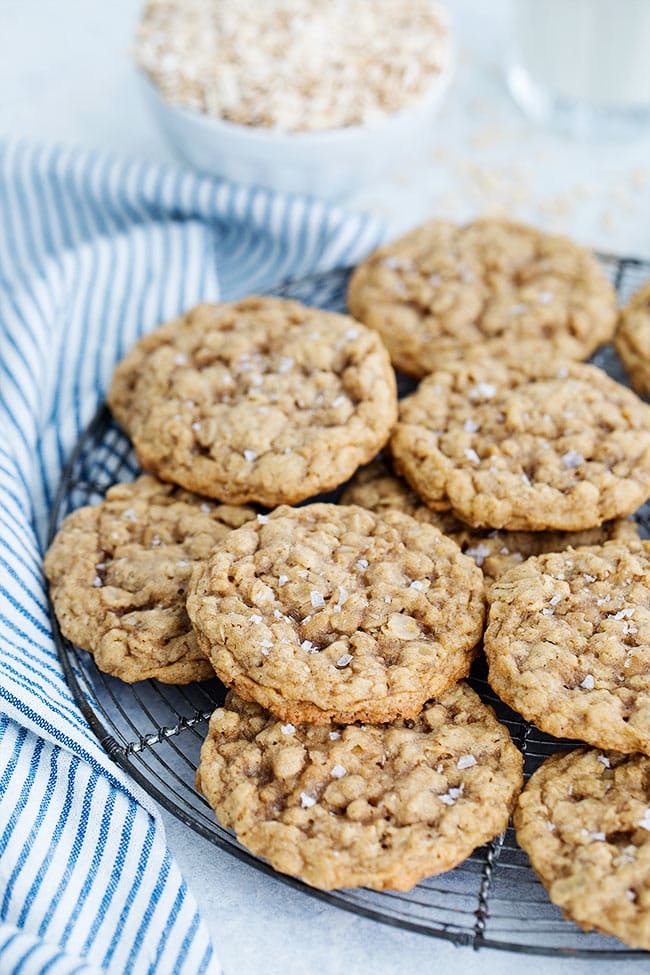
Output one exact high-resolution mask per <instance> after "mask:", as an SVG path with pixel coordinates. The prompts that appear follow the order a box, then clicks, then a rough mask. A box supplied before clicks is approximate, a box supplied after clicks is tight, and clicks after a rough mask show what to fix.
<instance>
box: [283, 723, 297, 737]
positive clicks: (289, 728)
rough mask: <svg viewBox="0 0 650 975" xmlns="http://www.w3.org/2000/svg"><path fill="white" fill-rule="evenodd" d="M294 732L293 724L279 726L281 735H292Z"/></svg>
mask: <svg viewBox="0 0 650 975" xmlns="http://www.w3.org/2000/svg"><path fill="white" fill-rule="evenodd" d="M295 730H296V726H295V725H294V724H283V725H280V731H281V732H282V734H283V735H292V734H293V733H294V731H295Z"/></svg>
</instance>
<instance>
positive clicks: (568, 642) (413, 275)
mask: <svg viewBox="0 0 650 975" xmlns="http://www.w3.org/2000/svg"><path fill="white" fill-rule="evenodd" d="M649 296H650V292H649V291H648V287H647V286H646V287H645V288H644V289H642V290H641V291H640V292H639V293H638V294H637V295H635V296H633V298H632V300H631V301H630V303H629V305H628V306H627V307H626V308H625V309H624V310H623V312H622V314H621V317H620V324H619V328H618V332H617V335H616V347H617V349H618V351H619V352H620V354H621V357H622V359H623V361H624V363H625V365H626V368H627V369H628V371H629V372H630V375H631V377H632V380H633V384H634V385H635V387H636V388H637V389H639V391H641V392H647V391H648V388H649V387H648V384H647V381H646V375H645V373H646V372H647V363H645V362H644V360H645V359H647V350H648V349H650V313H649V312H648V300H649ZM350 304H351V307H352V308H353V309H354V310H355V312H356V314H357V315H359V317H360V318H361V319H362V320H364V321H366V322H367V323H369V324H372V325H373V326H374V327H376V328H377V329H378V330H379V331H380V332H381V333H382V335H384V337H385V338H386V340H387V342H388V343H389V347H390V348H391V354H392V355H393V361H394V362H398V363H399V364H400V366H401V367H402V368H404V369H406V370H407V371H409V372H411V373H413V374H414V375H418V376H423V375H424V374H425V373H426V376H425V378H423V380H422V382H421V383H420V385H419V387H418V389H417V391H416V392H415V393H414V394H413V395H412V396H410V397H408V398H407V399H406V400H404V401H403V402H402V404H401V409H400V417H399V421H398V424H397V426H396V428H395V431H394V433H393V435H392V438H391V443H390V451H391V454H392V461H393V465H394V468H395V471H396V472H398V473H400V474H402V475H403V476H404V477H405V478H406V481H407V482H408V483H405V482H404V481H401V480H400V479H399V478H398V477H397V476H396V475H395V474H393V473H392V471H391V470H390V469H389V468H388V467H387V466H386V465H385V464H384V465H381V466H380V465H377V464H375V465H373V466H372V467H370V468H368V469H367V470H366V471H364V472H361V473H360V474H359V475H357V477H356V478H355V480H354V481H353V483H352V485H351V486H350V487H349V488H348V489H347V491H346V493H345V495H344V497H345V500H348V501H354V502H356V503H360V504H368V505H369V506H370V507H371V508H372V509H373V510H375V511H382V510H386V509H388V508H399V509H401V510H403V511H409V512H410V513H411V514H412V515H414V516H415V517H416V518H418V519H420V520H422V521H423V522H426V523H431V524H436V525H438V526H439V527H440V528H441V529H442V530H443V531H446V532H449V533H451V534H452V535H453V537H454V538H456V539H457V541H458V542H459V544H460V545H461V546H462V548H463V550H464V551H465V553H466V554H471V555H473V556H474V557H475V558H476V560H477V562H479V564H481V565H482V568H483V570H484V572H485V574H486V579H487V583H488V599H489V604H490V606H489V616H488V626H487V630H486V633H485V636H484V647H485V652H486V655H487V659H488V664H489V680H490V683H491V685H492V687H493V689H494V690H495V691H496V692H497V693H498V694H499V696H500V697H501V698H502V699H503V700H504V701H506V702H507V703H508V704H509V705H510V706H511V707H513V708H515V709H516V710H517V711H519V713H520V714H522V715H523V716H524V717H525V718H526V719H527V720H529V721H534V722H535V723H536V724H537V726H538V727H539V728H540V729H541V730H543V731H545V732H547V733H549V734H551V735H555V736H558V737H570V738H574V739H579V740H581V741H583V742H586V743H587V744H588V745H591V746H595V747H593V748H592V749H579V750H578V751H575V752H572V753H568V754H562V755H556V756H554V757H553V758H551V759H549V760H548V761H547V762H545V763H544V765H543V766H542V768H541V769H539V770H538V771H537V773H536V774H535V775H534V776H533V777H532V779H531V781H530V783H529V785H528V786H527V788H526V789H525V790H524V793H523V794H522V797H521V799H520V802H519V805H518V809H517V811H516V813H515V826H516V828H517V835H518V838H519V841H520V843H521V845H522V846H523V847H524V849H525V850H527V851H528V853H529V854H530V858H531V862H532V864H533V866H534V868H535V869H536V870H537V872H538V873H539V875H540V877H541V879H542V881H543V883H544V884H545V885H546V886H547V887H548V889H549V892H550V894H551V897H552V899H553V900H554V901H555V902H556V903H558V904H559V905H560V906H561V907H562V909H563V910H564V911H565V913H566V914H567V916H568V917H570V918H573V919H575V920H576V921H578V923H580V924H581V925H583V926H584V927H587V928H589V927H597V928H598V929H599V930H601V931H604V932H605V933H613V934H617V935H618V936H619V937H621V938H623V939H624V940H626V941H627V942H628V943H630V944H632V945H638V946H642V947H646V948H650V758H649V757H647V756H650V543H648V542H642V541H641V540H640V539H638V537H637V533H636V530H635V528H634V527H633V523H631V522H629V521H627V520H621V518H622V517H623V516H626V515H629V514H631V513H633V512H634V511H635V510H636V509H637V507H638V506H639V505H640V504H642V503H643V502H644V501H645V500H646V499H647V498H648V496H649V495H650V408H648V406H646V405H645V404H644V403H642V402H641V401H640V400H639V399H638V398H637V397H636V396H634V394H632V393H631V392H630V391H629V390H628V389H626V388H624V387H622V386H620V385H619V384H617V383H615V382H614V381H612V380H611V379H609V378H608V377H607V376H606V375H605V374H604V373H603V372H602V371H600V370H599V369H597V368H595V367H593V366H587V365H582V364H578V363H575V362H573V361H571V360H573V359H576V358H583V357H585V356H586V355H588V354H589V353H590V352H592V351H593V349H594V348H595V347H596V346H597V345H598V344H600V343H601V342H602V341H604V340H606V339H608V338H611V337H612V335H613V331H614V328H615V325H616V314H615V306H614V303H613V292H612V290H611V289H610V288H609V286H608V285H607V284H606V282H605V281H604V278H603V276H602V273H601V272H600V270H599V269H598V268H597V267H596V265H595V262H594V261H593V260H592V259H591V258H590V257H589V255H587V254H586V253H585V252H580V251H579V249H578V248H576V247H575V246H573V245H570V244H568V242H566V241H564V242H563V241H558V240H555V241H553V240H552V239H549V238H542V237H541V236H540V235H536V234H535V233H534V232H530V231H525V230H524V229H523V228H513V227H508V226H507V225H504V224H500V223H499V224H495V223H493V222H487V221H483V222H480V223H478V224H475V225H473V226H470V227H467V228H460V229H459V228H452V227H450V226H449V225H444V224H434V225H430V226H429V227H427V228H422V229H421V230H418V231H415V232H414V233H413V234H411V235H409V236H408V237H407V238H405V239H404V240H402V241H400V242H398V243H397V244H396V245H392V246H389V247H387V248H382V249H381V250H380V251H378V252H377V253H376V254H375V255H373V256H372V257H371V258H370V259H369V261H367V262H366V264H365V265H363V266H362V267H361V268H359V269H358V270H357V272H356V273H355V275H354V276H353V279H352V284H351V301H350ZM479 337H480V338H481V342H480V345H478V344H477V343H476V340H477V338H479ZM540 338H543V340H544V341H543V343H542V342H540V341H539V340H540ZM583 546H586V547H583ZM518 563H520V564H518Z"/></svg>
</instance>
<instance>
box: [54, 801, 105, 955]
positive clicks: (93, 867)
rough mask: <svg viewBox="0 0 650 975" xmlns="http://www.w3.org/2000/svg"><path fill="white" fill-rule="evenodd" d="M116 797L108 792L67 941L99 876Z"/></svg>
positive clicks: (66, 931) (64, 940)
mask: <svg viewBox="0 0 650 975" xmlns="http://www.w3.org/2000/svg"><path fill="white" fill-rule="evenodd" d="M115 797H116V793H115V791H114V790H111V792H109V794H108V800H107V802H106V805H105V806H104V808H103V811H102V818H101V821H100V824H99V837H98V841H99V845H98V846H97V848H96V849H95V851H94V853H93V856H92V858H91V861H90V864H89V866H88V874H87V876H86V879H85V880H84V882H83V885H82V887H81V890H80V892H79V895H78V897H77V902H76V904H75V906H74V909H73V910H72V912H71V914H70V916H69V918H68V921H67V923H66V926H65V928H64V929H63V934H62V936H61V937H62V940H63V942H64V943H67V941H68V939H69V937H70V934H71V932H72V929H73V927H74V925H75V924H76V922H77V918H78V917H79V915H80V913H81V911H82V909H83V906H84V904H85V903H86V900H87V899H88V896H89V894H90V891H91V889H92V886H93V883H94V882H95V878H96V877H97V872H98V870H99V864H100V862H101V859H102V857H103V856H104V852H105V850H106V846H107V840H108V838H109V834H110V829H111V825H112V819H113V810H114V809H115Z"/></svg>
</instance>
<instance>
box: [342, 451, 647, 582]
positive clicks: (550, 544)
mask: <svg viewBox="0 0 650 975" xmlns="http://www.w3.org/2000/svg"><path fill="white" fill-rule="evenodd" d="M341 502H342V503H343V504H358V505H360V506H361V507H362V508H368V509H369V510H370V511H375V512H377V514H382V513H383V512H385V511H402V512H404V514H406V515H410V516H411V517H412V518H415V519H416V520H417V521H424V522H428V523H429V524H430V525H435V527H436V528H438V529H440V531H441V532H444V534H445V535H449V537H450V538H453V540H454V541H455V542H456V544H457V545H458V546H459V547H460V550H461V551H462V552H464V553H465V555H469V556H470V558H473V559H474V561H475V562H476V564H477V565H478V566H479V567H480V568H481V569H482V571H483V575H484V576H485V581H486V583H487V584H488V585H491V584H492V583H493V582H494V581H495V579H498V578H499V577H500V576H502V575H503V573H504V572H507V571H508V569H512V568H513V567H514V566H515V565H518V564H519V563H520V562H522V561H523V560H524V559H527V558H529V557H530V556H531V555H542V554H543V553H545V552H561V551H563V550H564V549H567V548H569V547H572V548H577V547H578V546H580V545H601V544H603V543H604V542H608V541H613V540H616V541H620V542H627V541H631V540H633V539H636V538H638V530H637V524H636V522H635V521H633V520H629V519H627V518H619V519H616V520H614V521H607V522H605V523H604V524H603V525H599V526H598V527H597V528H589V529H587V530H585V531H582V532H509V531H498V530H497V529H481V528H471V527H470V526H469V525H466V524H464V523H463V522H462V521H460V520H459V519H458V518H456V517H455V515H453V514H452V513H451V512H450V511H433V510H432V509H431V508H428V507H427V506H426V505H425V504H424V502H423V501H422V500H421V499H420V498H418V496H417V495H416V494H415V492H414V491H413V490H412V489H411V488H410V487H409V485H408V484H407V483H406V481H403V480H402V478H400V477H397V476H396V475H395V474H393V473H392V471H391V470H390V468H389V467H388V465H387V464H386V463H385V462H383V461H381V460H376V461H373V462H372V464H369V465H368V466H367V467H364V468H362V469H361V470H360V471H357V473H356V474H355V475H354V477H353V478H352V481H351V482H350V484H349V485H348V487H347V488H346V489H345V491H344V492H343V494H342V495H341Z"/></svg>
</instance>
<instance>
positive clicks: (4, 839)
mask: <svg viewBox="0 0 650 975" xmlns="http://www.w3.org/2000/svg"><path fill="white" fill-rule="evenodd" d="M43 747H44V741H43V739H42V738H37V739H36V744H35V745H34V749H33V751H32V756H31V761H30V764H29V771H28V773H27V778H26V779H25V781H24V782H23V784H22V788H21V790H20V793H19V795H18V799H17V800H16V804H15V806H14V808H13V809H12V812H11V815H10V816H9V820H8V821H7V825H6V826H5V828H4V830H3V831H2V833H0V850H3V851H4V850H6V848H7V843H8V841H9V839H10V837H11V834H12V833H13V831H14V829H15V828H16V823H17V821H18V819H19V817H20V814H21V813H22V811H23V810H24V808H25V805H26V804H27V800H28V798H29V794H30V792H31V788H32V785H33V784H34V779H35V778H36V772H37V770H38V765H39V760H40V757H41V753H42V751H43ZM7 904H8V900H7V894H6V892H5V895H4V897H3V899H2V902H1V903H0V917H3V918H4V917H6V916H7V915H6V912H7Z"/></svg>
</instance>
